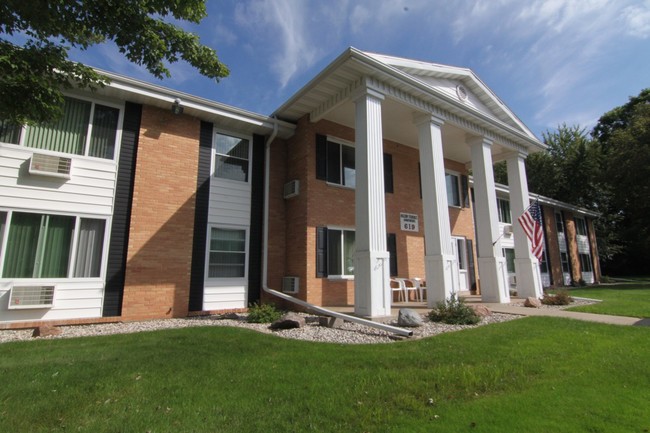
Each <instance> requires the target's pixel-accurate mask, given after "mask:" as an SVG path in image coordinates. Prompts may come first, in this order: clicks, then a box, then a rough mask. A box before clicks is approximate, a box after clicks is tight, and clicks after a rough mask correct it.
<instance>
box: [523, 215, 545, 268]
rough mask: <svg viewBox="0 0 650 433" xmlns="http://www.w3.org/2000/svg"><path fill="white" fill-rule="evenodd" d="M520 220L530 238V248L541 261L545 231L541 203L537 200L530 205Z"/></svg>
mask: <svg viewBox="0 0 650 433" xmlns="http://www.w3.org/2000/svg"><path fill="white" fill-rule="evenodd" d="M518 220H519V224H521V227H522V228H523V229H524V232H525V233H526V236H528V239H530V243H531V247H530V250H531V251H532V253H533V255H534V256H535V257H537V260H539V261H540V262H541V261H542V257H543V256H544V231H543V230H542V212H541V209H540V207H539V204H538V203H537V202H535V203H533V204H531V205H530V206H528V209H526V210H525V211H524V214H523V215H522V216H520V217H519V218H518Z"/></svg>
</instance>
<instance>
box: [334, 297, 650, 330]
mask: <svg viewBox="0 0 650 433" xmlns="http://www.w3.org/2000/svg"><path fill="white" fill-rule="evenodd" d="M462 298H463V300H464V301H465V303H467V304H470V305H471V304H479V305H485V306H486V307H487V308H489V309H490V310H491V311H492V312H494V313H504V314H515V315H518V316H547V317H563V318H565V319H575V320H584V321H586V322H597V323H607V324H610V325H624V326H650V318H646V319H639V318H638V317H625V316H610V315H607V314H593V313H581V312H577V311H566V310H559V309H556V308H528V307H523V306H522V307H518V306H514V305H510V304H492V303H483V302H481V297H480V296H478V295H468V296H462ZM513 301H515V302H516V301H522V302H523V299H518V298H513ZM326 308H329V309H331V310H333V311H338V312H340V313H345V314H350V315H354V307H353V306H346V307H326ZM400 308H410V309H413V310H415V311H417V312H418V313H420V314H427V313H428V312H429V308H428V307H427V304H426V303H425V302H397V303H393V307H392V309H391V315H392V317H395V318H396V317H397V314H398V312H399V309H400Z"/></svg>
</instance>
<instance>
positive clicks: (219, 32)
mask: <svg viewBox="0 0 650 433" xmlns="http://www.w3.org/2000/svg"><path fill="white" fill-rule="evenodd" d="M207 3H208V5H207V8H208V16H207V18H205V19H204V20H203V21H202V22H201V23H200V24H199V25H193V24H192V25H187V24H184V23H180V24H181V26H182V27H183V28H185V29H187V30H189V31H192V32H195V33H197V34H198V35H199V36H200V37H201V42H202V43H203V44H205V45H208V46H210V47H212V48H214V49H216V50H217V53H218V55H219V57H220V59H221V61H222V62H224V63H225V64H226V65H227V66H228V67H229V68H230V71H231V73H230V76H229V77H228V78H225V79H223V80H221V82H219V83H213V82H211V81H210V80H208V79H205V78H203V77H201V76H200V75H199V74H198V73H197V72H195V71H194V70H193V69H192V68H191V67H190V66H189V65H187V64H184V63H176V64H173V65H171V66H170V70H171V72H172V78H170V79H165V80H162V81H161V80H158V79H156V78H154V77H152V76H151V75H149V74H148V73H147V72H146V70H144V69H143V68H141V67H139V66H137V65H133V64H130V63H129V62H128V61H126V60H125V59H124V57H123V56H122V55H121V54H120V53H119V52H118V51H117V49H116V48H115V46H114V45H112V44H105V45H101V46H96V47H93V48H92V49H90V50H88V51H85V52H80V51H72V52H71V57H72V58H73V59H74V60H77V61H81V62H84V63H87V64H89V65H91V66H95V67H99V68H102V69H106V70H109V71H112V72H117V73H120V74H124V75H127V76H130V77H133V78H138V79H141V80H145V81H149V82H152V83H157V84H161V85H163V86H166V87H170V88H173V89H178V90H181V91H183V92H187V93H191V94H194V95H198V96H201V97H205V98H208V99H212V100H216V101H219V102H223V103H226V104H230V105H234V106H236V107H239V108H244V109H247V110H250V111H254V112H257V113H261V114H271V113H272V112H273V111H274V110H275V109H276V108H278V107H279V106H280V105H281V104H282V103H283V102H284V101H286V100H287V99H288V98H289V97H290V96H291V95H293V94H294V93H295V92H296V91H297V90H298V89H300V88H301V87H302V86H303V85H305V84H306V83H307V82H308V81H309V80H310V79H311V78H313V77H314V76H315V75H316V74H317V73H318V72H319V71H320V70H321V69H322V68H324V67H325V66H326V65H327V64H328V63H329V62H331V61H332V60H333V59H334V58H336V57H337V56H338V55H339V54H341V53H342V52H343V51H344V50H345V49H346V48H347V47H349V46H354V47H356V48H358V49H361V50H364V51H371V52H376V53H381V54H388V55H393V56H399V57H406V58H412V59H417V60H423V61H430V62H434V63H442V64H448V65H454V66H462V67H468V68H471V69H472V70H473V71H474V72H475V73H476V74H477V75H478V76H479V77H480V78H481V79H482V80H483V82H485V83H486V84H487V85H488V86H489V87H490V88H491V89H492V90H493V91H494V92H495V93H496V94H497V95H498V96H499V97H500V98H501V99H502V100H503V101H504V102H505V103H506V104H507V105H508V106H509V107H510V109H511V110H512V111H514V112H515V114H517V115H518V116H519V117H520V119H521V120H522V121H523V122H524V123H525V124H526V125H527V126H528V127H529V128H530V129H531V130H532V131H533V132H534V133H535V134H537V135H538V137H540V138H541V133H542V131H546V130H547V129H555V128H556V127H557V126H558V125H559V124H561V123H564V122H566V123H567V124H569V125H574V124H579V125H580V126H583V127H588V128H591V127H592V126H593V125H594V124H595V123H596V121H597V120H598V118H599V117H600V116H601V115H602V114H603V113H604V112H606V111H608V110H610V109H612V108H614V107H616V106H619V105H621V104H624V103H625V102H626V101H627V100H628V97H629V96H634V95H637V94H638V93H639V92H640V91H641V90H642V89H644V88H647V87H650V0H636V1H633V0H544V1H543V0H528V1H522V0H483V1H464V0H458V1H449V0H386V1H383V0H358V1H354V0H327V1H320V0H245V1H234V0H224V1H214V0H211V1H208V2H207Z"/></svg>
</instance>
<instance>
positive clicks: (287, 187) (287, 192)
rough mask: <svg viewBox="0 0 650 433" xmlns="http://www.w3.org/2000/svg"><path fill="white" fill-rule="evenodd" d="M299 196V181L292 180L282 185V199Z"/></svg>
mask: <svg viewBox="0 0 650 433" xmlns="http://www.w3.org/2000/svg"><path fill="white" fill-rule="evenodd" d="M298 194H300V181H299V180H296V179H294V180H292V181H290V182H287V183H285V184H284V198H291V197H295V196H297V195H298Z"/></svg>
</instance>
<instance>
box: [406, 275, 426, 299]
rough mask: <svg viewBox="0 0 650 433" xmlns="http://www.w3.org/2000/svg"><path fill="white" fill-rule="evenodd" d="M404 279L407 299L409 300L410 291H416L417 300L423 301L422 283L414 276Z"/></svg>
mask: <svg viewBox="0 0 650 433" xmlns="http://www.w3.org/2000/svg"><path fill="white" fill-rule="evenodd" d="M402 281H403V283H404V294H405V295H406V300H407V301H408V300H409V292H415V300H416V301H418V302H422V289H421V288H420V283H419V282H416V281H415V279H414V278H413V279H411V278H405V279H403V280H402Z"/></svg>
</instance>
